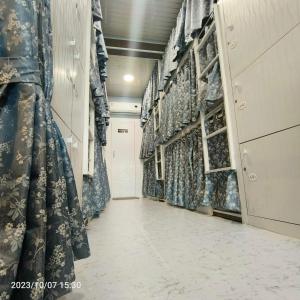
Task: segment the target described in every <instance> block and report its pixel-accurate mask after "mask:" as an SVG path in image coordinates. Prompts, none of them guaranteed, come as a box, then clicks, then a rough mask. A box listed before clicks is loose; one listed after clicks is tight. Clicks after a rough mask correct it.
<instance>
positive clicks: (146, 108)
mask: <svg viewBox="0 0 300 300" xmlns="http://www.w3.org/2000/svg"><path fill="white" fill-rule="evenodd" d="M158 65H159V62H158V61H157V62H156V63H155V65H154V69H153V72H152V75H151V77H150V80H149V82H148V85H147V87H146V90H145V92H144V96H143V100H142V111H141V125H142V126H143V125H144V124H145V123H146V122H147V120H148V119H149V117H150V115H151V111H152V109H153V106H154V105H155V104H156V103H157V101H158V99H159V91H158V84H159V77H160V74H159V67H158Z"/></svg>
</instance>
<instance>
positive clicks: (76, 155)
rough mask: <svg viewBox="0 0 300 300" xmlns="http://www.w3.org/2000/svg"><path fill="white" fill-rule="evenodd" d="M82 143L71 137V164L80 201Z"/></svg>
mask: <svg viewBox="0 0 300 300" xmlns="http://www.w3.org/2000/svg"><path fill="white" fill-rule="evenodd" d="M82 149H83V147H82V143H81V142H80V141H79V140H78V139H77V138H76V137H75V136H74V135H73V136H72V145H71V162H72V167H73V172H74V177H75V181H76V187H77V192H78V197H79V199H80V201H81V199H82V184H83V169H82V166H83V164H82V157H83V154H82Z"/></svg>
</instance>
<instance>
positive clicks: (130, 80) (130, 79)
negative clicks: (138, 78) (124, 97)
mask: <svg viewBox="0 0 300 300" xmlns="http://www.w3.org/2000/svg"><path fill="white" fill-rule="evenodd" d="M123 79H124V80H125V81H127V82H132V81H133V80H134V76H133V75H131V74H126V75H124V77H123Z"/></svg>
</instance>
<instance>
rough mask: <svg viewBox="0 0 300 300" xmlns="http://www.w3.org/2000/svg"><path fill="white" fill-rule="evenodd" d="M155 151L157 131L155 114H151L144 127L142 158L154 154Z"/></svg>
mask: <svg viewBox="0 0 300 300" xmlns="http://www.w3.org/2000/svg"><path fill="white" fill-rule="evenodd" d="M154 151H155V133H154V116H153V114H152V115H151V116H150V118H149V120H148V122H147V123H146V124H145V125H144V128H143V139H142V145H141V151H140V158H141V159H145V158H149V157H151V156H152V155H153V153H154Z"/></svg>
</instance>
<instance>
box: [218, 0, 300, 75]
mask: <svg viewBox="0 0 300 300" xmlns="http://www.w3.org/2000/svg"><path fill="white" fill-rule="evenodd" d="M221 3H222V5H223V7H224V14H225V21H226V25H227V30H226V35H227V41H228V43H229V59H230V65H231V71H232V77H233V78H235V76H236V75H237V74H238V73H240V72H241V71H242V70H243V69H245V67H246V66H248V65H249V64H251V63H252V62H254V60H255V59H256V58H257V57H258V56H260V55H261V54H262V53H263V52H264V51H265V50H266V49H268V48H270V47H271V46H272V45H273V44H274V43H276V42H277V41H278V40H279V39H280V38H282V37H283V36H284V35H285V34H286V33H287V32H288V31H289V30H291V29H292V28H293V27H294V26H295V25H296V24H297V23H299V22H300V1H299V0H278V1H276V0H223V1H222V2H221Z"/></svg>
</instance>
